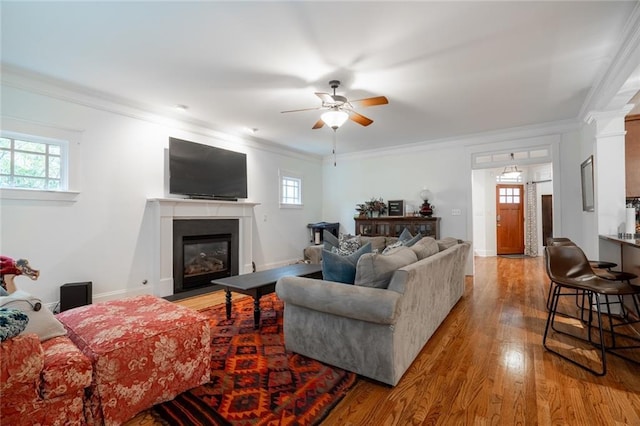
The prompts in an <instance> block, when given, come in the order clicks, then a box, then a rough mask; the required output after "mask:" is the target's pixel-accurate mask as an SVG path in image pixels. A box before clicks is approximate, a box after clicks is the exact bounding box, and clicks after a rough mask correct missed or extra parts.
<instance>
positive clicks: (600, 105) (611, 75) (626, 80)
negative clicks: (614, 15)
mask: <svg viewBox="0 0 640 426" xmlns="http://www.w3.org/2000/svg"><path fill="white" fill-rule="evenodd" d="M622 34H623V36H622V39H621V41H620V44H619V47H618V50H617V52H616V54H615V56H614V57H613V59H612V61H611V63H610V65H609V66H608V67H607V69H606V70H605V71H604V72H603V74H602V76H601V78H600V79H599V81H598V83H597V84H596V85H594V86H593V87H592V88H591V90H590V91H589V93H588V94H587V97H586V99H585V101H584V103H583V104H582V107H581V109H580V113H579V115H578V117H579V118H580V119H581V120H583V121H587V116H588V115H589V114H590V113H591V111H598V110H609V109H618V108H620V107H622V106H624V105H625V104H626V103H627V102H629V100H631V98H632V97H633V95H635V93H636V92H637V91H638V90H640V74H639V71H640V70H639V68H638V66H639V64H640V3H636V6H635V8H634V9H633V11H632V12H631V14H630V15H629V19H628V20H627V22H626V24H625V27H624V29H623V31H622Z"/></svg>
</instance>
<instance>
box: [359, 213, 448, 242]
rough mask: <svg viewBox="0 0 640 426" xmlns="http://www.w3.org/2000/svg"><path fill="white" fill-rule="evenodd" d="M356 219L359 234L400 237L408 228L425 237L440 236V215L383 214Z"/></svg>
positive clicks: (436, 237)
mask: <svg viewBox="0 0 640 426" xmlns="http://www.w3.org/2000/svg"><path fill="white" fill-rule="evenodd" d="M355 221H356V234H358V235H366V236H369V237H375V236H379V235H384V236H385V237H398V236H399V235H400V234H401V233H402V231H403V230H404V228H407V229H408V230H409V232H411V235H416V234H417V233H418V232H420V233H421V234H422V235H423V236H425V237H433V238H435V239H439V238H440V218H439V217H420V216H407V217H400V216H382V217H377V218H372V219H369V218H359V217H357V218H355Z"/></svg>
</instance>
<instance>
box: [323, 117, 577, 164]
mask: <svg viewBox="0 0 640 426" xmlns="http://www.w3.org/2000/svg"><path fill="white" fill-rule="evenodd" d="M581 125H582V123H581V122H580V121H578V120H577V119H574V120H561V121H554V122H547V123H540V124H535V125H530V126H522V127H512V128H508V129H501V130H494V131H489V132H482V133H475V134H471V135H463V136H454V137H449V138H443V139H434V140H431V141H423V142H418V143H412V144H406V145H400V146H394V147H392V148H380V149H372V150H367V151H359V152H355V153H347V154H338V155H337V156H336V160H337V161H338V163H339V160H348V159H362V158H375V157H384V156H389V155H402V154H415V153H417V152H425V151H435V150H440V149H451V148H468V147H471V146H479V145H485V144H495V143H514V144H515V143H520V142H522V141H525V140H528V139H531V138H537V137H541V136H549V135H558V134H561V133H566V132H570V131H574V130H578V129H579V128H580V126H581ZM324 161H325V162H331V163H333V156H332V155H331V156H325V157H324Z"/></svg>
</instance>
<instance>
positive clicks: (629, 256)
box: [599, 234, 640, 285]
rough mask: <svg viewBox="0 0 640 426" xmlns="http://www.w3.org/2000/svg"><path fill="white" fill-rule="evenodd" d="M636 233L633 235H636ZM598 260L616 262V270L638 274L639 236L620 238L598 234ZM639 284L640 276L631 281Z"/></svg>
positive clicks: (639, 256) (639, 266)
mask: <svg viewBox="0 0 640 426" xmlns="http://www.w3.org/2000/svg"><path fill="white" fill-rule="evenodd" d="M637 236H638V234H636V235H635V237H637ZM599 246H600V247H599V248H600V256H599V258H600V260H607V261H610V262H615V263H617V264H618V267H617V268H614V269H616V270H620V271H624V272H631V273H634V274H636V275H638V276H640V238H620V237H618V236H617V235H600V243H599ZM631 282H632V283H634V284H638V285H640V278H636V279H635V280H633V281H631Z"/></svg>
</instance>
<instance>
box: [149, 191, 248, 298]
mask: <svg viewBox="0 0 640 426" xmlns="http://www.w3.org/2000/svg"><path fill="white" fill-rule="evenodd" d="M147 205H148V206H149V207H150V208H151V211H153V215H154V230H155V232H154V237H155V238H154V243H153V250H154V254H153V259H154V260H153V267H152V274H151V284H152V286H153V294H155V295H156V296H160V297H164V296H169V295H172V294H173V221H174V219H181V220H182V219H238V221H239V231H240V235H239V247H238V248H239V253H238V260H239V273H240V274H245V273H249V272H251V271H252V264H251V262H252V258H253V256H252V247H253V240H252V235H251V234H252V233H251V231H252V229H253V207H254V206H256V205H258V203H251V202H242V201H239V202H235V201H214V200H191V199H183V198H149V199H147Z"/></svg>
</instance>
